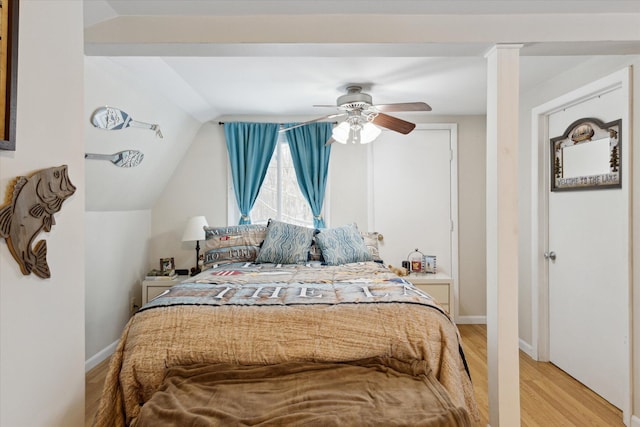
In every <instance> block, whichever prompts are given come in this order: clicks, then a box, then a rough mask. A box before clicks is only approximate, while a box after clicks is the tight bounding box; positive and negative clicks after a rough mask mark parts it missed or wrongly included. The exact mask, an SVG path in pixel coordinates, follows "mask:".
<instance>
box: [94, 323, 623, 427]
mask: <svg viewBox="0 0 640 427" xmlns="http://www.w3.org/2000/svg"><path fill="white" fill-rule="evenodd" d="M459 329H460V334H461V335H462V342H463V346H464V352H465V356H466V358H467V363H468V364H469V370H470V371H471V377H472V379H473V386H474V390H475V393H476V399H477V401H478V406H479V407H480V416H481V425H482V426H486V425H487V424H488V423H489V412H488V411H489V410H488V393H487V330H486V326H485V325H459ZM108 363H109V360H108V359H107V360H105V361H104V362H102V363H100V364H99V365H98V366H96V367H95V368H93V369H92V370H91V371H89V372H88V373H87V375H86V379H85V384H86V404H85V411H86V412H85V426H86V427H89V426H91V424H92V422H93V416H94V414H95V412H96V410H97V409H98V401H99V399H100V394H101V393H102V385H103V384H104V379H105V376H106V373H107V367H108ZM520 412H521V425H522V426H523V427H559V426H581V427H582V426H592V427H596V426H602V427H622V426H624V423H623V422H622V412H621V411H620V410H618V409H617V408H615V407H613V406H612V405H610V404H609V403H608V402H607V401H605V400H604V399H602V398H601V397H600V396H598V395H597V394H595V393H594V392H592V391H591V390H589V389H588V388H586V387H585V386H583V385H582V384H580V383H579V382H578V381H576V380H575V379H573V378H572V377H570V376H569V375H567V374H566V373H565V372H563V371H561V370H560V369H558V368H557V367H555V366H554V365H552V364H551V363H543V362H535V361H533V360H532V359H531V358H530V357H529V356H527V355H526V354H524V353H522V352H520Z"/></svg>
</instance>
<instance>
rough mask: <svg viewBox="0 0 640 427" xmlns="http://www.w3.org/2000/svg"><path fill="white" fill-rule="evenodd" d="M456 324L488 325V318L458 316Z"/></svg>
mask: <svg viewBox="0 0 640 427" xmlns="http://www.w3.org/2000/svg"><path fill="white" fill-rule="evenodd" d="M456 323H457V324H458V325H486V324H487V316H458V317H457V318H456Z"/></svg>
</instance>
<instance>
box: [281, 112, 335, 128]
mask: <svg viewBox="0 0 640 427" xmlns="http://www.w3.org/2000/svg"><path fill="white" fill-rule="evenodd" d="M346 114H347V113H338V114H329V115H327V116H322V117H318V118H317V119H313V120H309V121H306V122H303V123H298V124H297V125H293V126H289V127H288V128H282V129H280V130H279V132H286V131H288V130H291V129H295V128H299V127H300V126H304V125H308V124H309V123H316V122H321V121H323V120H327V119H335V118H336V117H340V116H344V115H346Z"/></svg>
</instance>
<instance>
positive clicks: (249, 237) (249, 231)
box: [204, 224, 267, 268]
mask: <svg viewBox="0 0 640 427" xmlns="http://www.w3.org/2000/svg"><path fill="white" fill-rule="evenodd" d="M204 233H205V239H206V240H205V242H204V267H205V268H208V267H211V266H212V265H213V264H222V263H229V262H254V261H255V260H256V257H257V256H258V252H259V251H260V245H261V244H262V242H263V241H264V239H265V237H266V235H267V226H266V225H261V224H244V225H232V226H229V227H205V228H204Z"/></svg>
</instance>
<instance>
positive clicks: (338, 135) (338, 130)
mask: <svg viewBox="0 0 640 427" xmlns="http://www.w3.org/2000/svg"><path fill="white" fill-rule="evenodd" d="M350 130H351V125H350V124H349V123H348V122H346V121H344V122H342V123H340V124H339V125H338V126H335V127H334V128H333V131H332V132H331V136H332V137H333V139H335V140H336V141H337V142H339V143H340V144H346V143H347V140H348V139H349V131H350Z"/></svg>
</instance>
